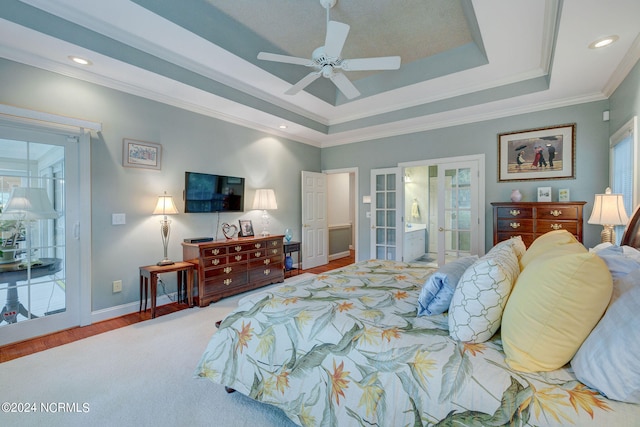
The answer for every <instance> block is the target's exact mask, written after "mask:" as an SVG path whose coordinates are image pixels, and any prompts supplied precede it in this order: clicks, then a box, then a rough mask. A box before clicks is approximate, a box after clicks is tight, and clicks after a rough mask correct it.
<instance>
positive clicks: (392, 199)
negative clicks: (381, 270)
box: [370, 168, 402, 261]
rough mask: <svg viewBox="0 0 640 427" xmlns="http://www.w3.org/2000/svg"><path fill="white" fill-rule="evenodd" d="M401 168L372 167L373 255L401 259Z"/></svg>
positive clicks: (371, 238) (371, 237)
mask: <svg viewBox="0 0 640 427" xmlns="http://www.w3.org/2000/svg"><path fill="white" fill-rule="evenodd" d="M401 183H402V180H401V175H400V168H385V169H373V170H371V211H372V216H373V217H372V218H371V236H370V241H371V257H372V258H375V259H385V260H398V261H400V260H402V231H401V230H402V210H400V211H399V203H398V201H399V200H402V198H401V197H402V195H401V192H402V185H401Z"/></svg>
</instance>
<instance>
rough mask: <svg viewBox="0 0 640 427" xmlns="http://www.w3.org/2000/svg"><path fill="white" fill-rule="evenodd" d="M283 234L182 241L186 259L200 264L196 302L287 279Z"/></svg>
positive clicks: (184, 258) (211, 299)
mask: <svg viewBox="0 0 640 427" xmlns="http://www.w3.org/2000/svg"><path fill="white" fill-rule="evenodd" d="M283 237H284V236H283V235H274V236H267V237H239V238H235V239H229V240H218V241H214V242H204V243H182V258H183V260H184V261H188V262H191V263H193V264H196V268H197V282H198V286H197V289H198V295H197V296H196V297H195V302H196V304H198V305H199V306H200V307H205V306H207V305H209V303H211V302H215V301H218V300H220V299H221V298H224V297H228V296H231V295H235V294H238V293H241V292H245V291H249V290H252V289H256V288H259V287H261V286H265V285H269V284H271V283H278V282H282V281H284V252H283V248H282V238H283Z"/></svg>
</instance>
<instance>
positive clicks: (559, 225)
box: [551, 224, 562, 230]
mask: <svg viewBox="0 0 640 427" xmlns="http://www.w3.org/2000/svg"><path fill="white" fill-rule="evenodd" d="M551 228H553V229H554V230H560V229H561V228H562V224H551Z"/></svg>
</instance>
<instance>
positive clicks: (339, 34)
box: [324, 21, 350, 58]
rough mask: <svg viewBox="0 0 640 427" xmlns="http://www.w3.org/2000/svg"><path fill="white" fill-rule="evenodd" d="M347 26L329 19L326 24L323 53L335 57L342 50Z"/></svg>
mask: <svg viewBox="0 0 640 427" xmlns="http://www.w3.org/2000/svg"><path fill="white" fill-rule="evenodd" d="M349 28H350V27H349V26H348V25H347V24H343V23H342V22H337V21H329V23H328V24H327V36H326V38H325V40H324V54H325V55H326V56H328V57H329V58H337V57H339V56H340V52H342V47H343V46H344V42H345V41H347V35H349Z"/></svg>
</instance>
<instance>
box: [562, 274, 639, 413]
mask: <svg viewBox="0 0 640 427" xmlns="http://www.w3.org/2000/svg"><path fill="white" fill-rule="evenodd" d="M639 310H640V270H635V271H633V272H631V273H629V274H628V275H626V276H624V277H622V278H620V279H617V280H616V281H614V287H613V296H612V297H611V303H610V305H609V307H608V308H607V311H606V312H605V314H604V316H603V317H602V319H601V320H600V322H598V324H597V325H596V327H595V328H594V329H593V331H591V333H590V334H589V336H588V337H587V339H586V340H585V341H584V343H582V346H580V349H579V350H578V352H577V353H576V355H575V356H574V357H573V359H572V360H571V366H572V367H573V370H574V372H575V374H576V377H577V378H578V379H579V380H580V381H582V382H583V383H585V384H586V385H588V386H589V387H591V388H594V389H596V390H598V391H600V393H602V394H603V395H605V396H607V397H608V398H609V399H614V400H620V401H623V402H629V403H640V357H639V356H638V355H640V327H639V326H638V325H640V314H639Z"/></svg>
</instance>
